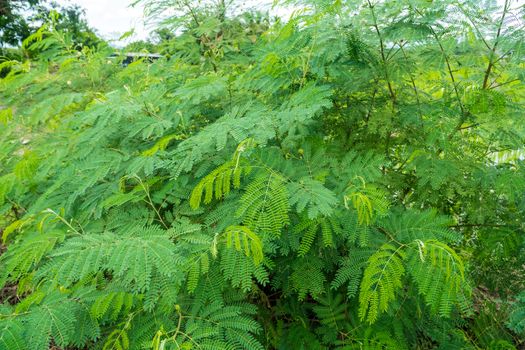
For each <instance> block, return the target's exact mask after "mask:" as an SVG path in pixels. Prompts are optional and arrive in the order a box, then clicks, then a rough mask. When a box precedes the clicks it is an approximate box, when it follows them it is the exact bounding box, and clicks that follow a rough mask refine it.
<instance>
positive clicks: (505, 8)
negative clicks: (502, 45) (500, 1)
mask: <svg viewBox="0 0 525 350" xmlns="http://www.w3.org/2000/svg"><path fill="white" fill-rule="evenodd" d="M508 10H509V0H505V5H504V6H503V13H502V14H501V19H500V21H499V24H498V31H497V33H496V39H495V41H494V46H492V50H491V51H490V56H489V64H488V66H487V69H486V70H485V75H484V77H483V86H482V89H484V90H485V89H486V88H487V87H488V86H489V77H490V73H491V71H492V68H493V67H494V64H495V61H494V56H495V54H496V49H497V47H498V44H499V39H500V36H501V28H502V27H503V21H504V20H505V16H506V15H507V11H508Z"/></svg>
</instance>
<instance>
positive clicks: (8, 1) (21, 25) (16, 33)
mask: <svg viewBox="0 0 525 350" xmlns="http://www.w3.org/2000/svg"><path fill="white" fill-rule="evenodd" d="M39 2H40V0H0V47H2V46H4V45H6V44H8V45H12V46H16V45H18V44H19V43H20V42H21V41H22V40H23V39H24V38H26V37H28V36H29V34H31V26H30V24H29V23H28V22H27V20H26V18H25V17H24V15H23V12H24V11H27V10H28V9H29V8H30V7H32V6H35V5H37V4H38V3H39Z"/></svg>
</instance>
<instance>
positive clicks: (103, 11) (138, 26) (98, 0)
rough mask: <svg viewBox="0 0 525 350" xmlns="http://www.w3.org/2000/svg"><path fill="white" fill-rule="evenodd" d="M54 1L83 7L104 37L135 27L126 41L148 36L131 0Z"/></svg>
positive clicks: (265, 0) (139, 10) (266, 0)
mask: <svg viewBox="0 0 525 350" xmlns="http://www.w3.org/2000/svg"><path fill="white" fill-rule="evenodd" d="M56 2H58V3H59V4H61V5H67V4H78V5H80V6H81V7H83V8H84V9H85V10H86V18H87V21H88V23H89V25H90V26H91V27H92V28H95V29H96V30H97V32H98V34H99V35H101V36H102V37H103V38H104V39H107V40H114V39H118V38H119V37H120V36H121V35H122V34H124V33H125V32H127V31H129V30H130V29H132V28H134V29H135V35H134V36H133V37H131V38H128V39H126V42H130V41H134V40H140V39H146V38H147V37H148V32H149V30H148V28H146V27H145V25H144V15H143V8H142V6H135V7H131V6H130V4H131V2H132V0H56ZM245 3H252V4H257V5H261V6H264V5H263V4H266V5H270V4H271V3H272V0H248V1H245ZM258 7H259V6H258ZM120 44H123V43H120Z"/></svg>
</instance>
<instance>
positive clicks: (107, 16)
mask: <svg viewBox="0 0 525 350" xmlns="http://www.w3.org/2000/svg"><path fill="white" fill-rule="evenodd" d="M57 2H58V3H59V4H61V5H67V4H78V5H80V6H81V7H83V8H84V9H85V10H86V18H87V21H88V23H89V25H90V26H91V27H92V28H95V29H96V30H97V32H98V33H99V34H100V35H101V36H102V37H103V38H105V39H118V38H119V37H120V36H121V35H122V34H124V33H125V32H127V31H128V30H130V29H132V28H134V29H135V33H136V34H135V37H134V38H133V39H134V40H137V39H145V38H146V37H147V33H148V31H147V29H146V28H145V27H144V16H143V9H142V8H141V7H139V6H137V7H131V6H129V4H130V3H131V0H57Z"/></svg>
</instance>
